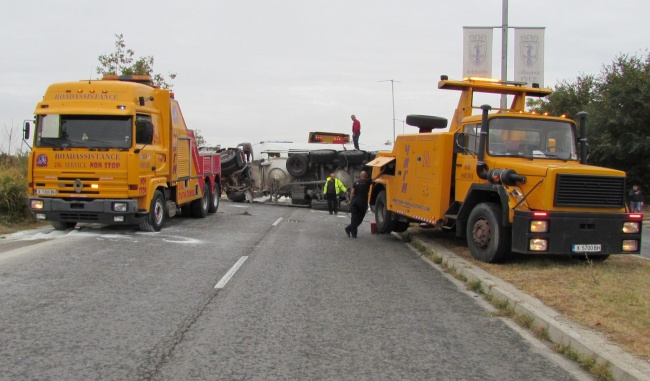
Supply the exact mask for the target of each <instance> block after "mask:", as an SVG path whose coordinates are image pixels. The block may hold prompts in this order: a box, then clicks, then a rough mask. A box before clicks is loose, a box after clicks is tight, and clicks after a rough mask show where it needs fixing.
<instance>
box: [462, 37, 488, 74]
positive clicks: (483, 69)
mask: <svg viewBox="0 0 650 381" xmlns="http://www.w3.org/2000/svg"><path fill="white" fill-rule="evenodd" d="M468 77H484V78H492V28H485V29H481V28H463V78H468Z"/></svg>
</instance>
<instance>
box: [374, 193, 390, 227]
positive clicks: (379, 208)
mask: <svg viewBox="0 0 650 381" xmlns="http://www.w3.org/2000/svg"><path fill="white" fill-rule="evenodd" d="M375 222H376V223H377V233H379V234H389V233H390V232H392V231H393V213H392V212H391V211H389V210H388V207H387V205H386V191H381V192H379V194H378V195H377V200H375Z"/></svg>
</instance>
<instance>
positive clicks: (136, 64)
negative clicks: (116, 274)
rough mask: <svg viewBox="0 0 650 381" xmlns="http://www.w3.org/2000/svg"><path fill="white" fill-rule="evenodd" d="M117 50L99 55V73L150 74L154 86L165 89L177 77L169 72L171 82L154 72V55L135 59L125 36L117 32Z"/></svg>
mask: <svg viewBox="0 0 650 381" xmlns="http://www.w3.org/2000/svg"><path fill="white" fill-rule="evenodd" d="M115 38H116V39H117V40H116V41H115V51H114V52H113V53H110V54H102V55H100V56H99V57H98V59H99V63H100V66H98V67H97V74H101V75H104V74H117V75H148V76H150V77H151V82H152V84H153V85H154V86H158V87H161V88H163V89H170V90H171V88H172V83H171V82H172V81H173V80H174V79H175V78H176V73H171V74H169V82H168V81H167V80H166V79H165V77H164V76H163V75H161V74H158V73H156V74H154V73H153V65H154V59H153V56H146V57H140V58H138V59H137V60H136V59H134V56H135V52H134V51H133V50H132V49H127V48H126V43H125V42H124V36H123V35H122V34H116V35H115Z"/></svg>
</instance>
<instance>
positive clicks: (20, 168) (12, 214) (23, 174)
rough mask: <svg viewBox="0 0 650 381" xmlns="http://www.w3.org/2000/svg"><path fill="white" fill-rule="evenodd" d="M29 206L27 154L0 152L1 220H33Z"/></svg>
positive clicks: (6, 221) (7, 221) (13, 221)
mask: <svg viewBox="0 0 650 381" xmlns="http://www.w3.org/2000/svg"><path fill="white" fill-rule="evenodd" d="M33 218H34V217H33V215H32V213H31V212H30V210H29V208H27V156H11V155H7V154H0V220H2V222H5V223H15V222H21V221H25V220H32V219H33Z"/></svg>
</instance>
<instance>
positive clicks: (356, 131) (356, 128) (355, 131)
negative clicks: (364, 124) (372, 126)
mask: <svg viewBox="0 0 650 381" xmlns="http://www.w3.org/2000/svg"><path fill="white" fill-rule="evenodd" d="M351 118H352V142H353V143H354V149H357V150H358V149H359V135H361V122H359V120H358V119H357V117H356V116H354V115H352V116H351Z"/></svg>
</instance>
